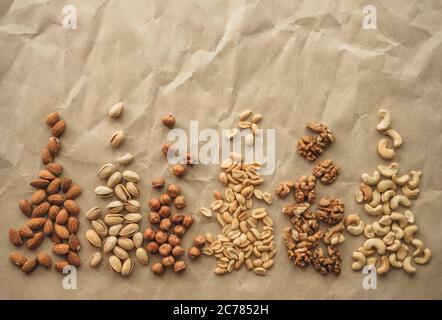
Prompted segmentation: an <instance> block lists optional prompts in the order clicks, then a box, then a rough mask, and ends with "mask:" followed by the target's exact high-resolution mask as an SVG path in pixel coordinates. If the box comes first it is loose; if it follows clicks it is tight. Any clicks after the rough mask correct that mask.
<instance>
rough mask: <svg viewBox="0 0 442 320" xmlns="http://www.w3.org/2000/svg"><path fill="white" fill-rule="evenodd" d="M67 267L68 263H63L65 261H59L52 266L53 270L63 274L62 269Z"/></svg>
mask: <svg viewBox="0 0 442 320" xmlns="http://www.w3.org/2000/svg"><path fill="white" fill-rule="evenodd" d="M68 265H69V262H67V261H65V260H61V261H58V262H57V263H55V264H54V268H55V270H57V271H58V272H61V273H63V269H64V268H65V267H67V266H68Z"/></svg>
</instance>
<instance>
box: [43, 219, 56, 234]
mask: <svg viewBox="0 0 442 320" xmlns="http://www.w3.org/2000/svg"><path fill="white" fill-rule="evenodd" d="M43 232H44V234H45V235H47V236H50V235H51V234H52V233H53V232H54V223H53V222H52V220H50V219H47V220H46V222H45V224H44V226H43Z"/></svg>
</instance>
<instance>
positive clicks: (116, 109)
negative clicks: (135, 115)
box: [107, 102, 123, 119]
mask: <svg viewBox="0 0 442 320" xmlns="http://www.w3.org/2000/svg"><path fill="white" fill-rule="evenodd" d="M122 112H123V103H122V102H118V103H116V104H114V105H113V106H112V107H111V108H110V109H109V111H108V113H107V114H108V115H109V117H111V118H113V119H117V118H119V117H120V116H121V113H122Z"/></svg>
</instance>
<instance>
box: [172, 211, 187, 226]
mask: <svg viewBox="0 0 442 320" xmlns="http://www.w3.org/2000/svg"><path fill="white" fill-rule="evenodd" d="M170 219H171V220H172V223H175V224H178V223H181V222H183V219H184V215H183V214H180V213H175V214H174V215H172V217H171V218H170Z"/></svg>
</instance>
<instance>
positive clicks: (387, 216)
mask: <svg viewBox="0 0 442 320" xmlns="http://www.w3.org/2000/svg"><path fill="white" fill-rule="evenodd" d="M379 114H380V115H381V117H382V118H383V119H382V121H381V122H380V123H379V124H378V125H377V129H378V130H379V131H380V132H381V133H382V134H384V135H386V136H387V137H389V138H390V139H391V141H392V144H393V148H391V147H389V144H390V142H389V140H388V139H382V140H381V141H380V142H379V144H378V153H379V156H380V157H381V158H383V159H386V160H392V159H393V158H394V156H395V149H396V148H399V147H400V146H401V144H402V142H403V141H402V137H401V136H400V135H399V133H398V132H397V131H395V130H394V129H390V124H391V116H390V113H389V112H388V111H387V110H385V109H382V110H380V111H379ZM421 176H422V173H421V172H420V171H411V172H410V174H404V175H399V164H398V163H396V162H392V163H390V164H389V165H387V166H384V165H379V166H378V168H377V170H376V171H374V174H373V175H371V176H370V175H369V174H366V173H364V174H362V176H361V180H362V183H361V185H360V187H359V189H358V190H357V191H356V194H355V200H356V202H358V203H360V204H364V211H365V212H366V213H367V214H368V215H370V216H372V217H374V218H375V219H376V220H375V221H374V222H372V223H371V224H365V223H364V222H363V220H362V219H361V218H360V217H359V216H358V215H357V214H351V215H349V216H348V217H347V218H346V219H345V225H346V229H347V231H348V232H349V233H350V234H352V235H355V236H356V235H360V234H362V233H363V234H364V236H365V237H366V238H367V240H366V241H365V242H364V244H363V246H361V247H360V248H359V249H358V250H357V251H355V252H354V253H353V259H354V260H355V262H353V264H352V269H353V270H360V269H362V268H363V267H364V266H366V265H367V266H372V267H374V268H376V271H377V274H379V275H384V274H386V273H388V271H389V270H390V269H391V267H393V268H397V269H403V270H404V271H405V272H406V273H408V274H414V273H415V272H416V267H415V265H414V264H419V265H422V264H426V263H428V261H429V260H430V259H431V250H430V249H429V248H427V247H426V246H425V245H424V242H423V241H422V240H420V239H418V238H417V237H416V232H417V231H418V227H417V226H416V224H415V216H414V214H413V212H412V211H410V210H409V208H410V207H411V206H412V202H413V200H414V199H416V198H417V197H418V195H419V192H420V191H419V189H418V187H419V183H420V179H421ZM410 245H411V246H412V247H414V251H413V252H411V251H410V247H409V246H410ZM376 253H377V254H378V255H379V258H378V257H376Z"/></svg>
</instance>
